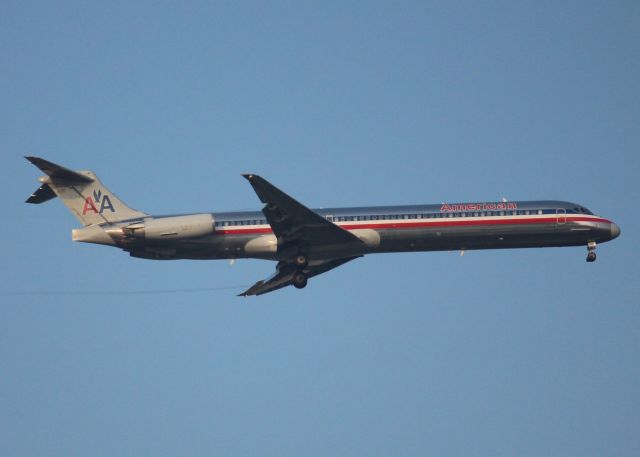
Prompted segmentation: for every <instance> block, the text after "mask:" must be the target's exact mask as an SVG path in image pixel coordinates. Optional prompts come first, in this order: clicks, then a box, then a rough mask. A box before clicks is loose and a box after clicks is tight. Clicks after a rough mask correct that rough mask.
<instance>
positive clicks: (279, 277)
mask: <svg viewBox="0 0 640 457" xmlns="http://www.w3.org/2000/svg"><path fill="white" fill-rule="evenodd" d="M357 258H358V257H347V258H344V259H333V260H326V261H321V262H311V263H310V264H309V265H307V266H306V267H304V268H303V269H302V270H300V269H298V268H297V267H296V266H295V265H294V264H292V263H289V262H278V265H277V266H276V272H275V274H274V275H273V276H271V277H270V278H268V279H265V280H261V281H258V282H257V283H255V284H254V285H253V286H251V287H250V288H249V289H247V290H246V291H245V292H243V293H241V294H240V295H238V296H239V297H248V296H251V295H262V294H266V293H267V292H273V291H274V290H278V289H281V288H283V287H286V286H290V285H292V284H294V282H295V281H296V278H295V276H296V274H299V273H302V274H303V275H304V282H303V283H302V284H298V285H297V287H304V285H306V278H312V277H313V276H318V275H320V274H322V273H326V272H327V271H329V270H333V269H334V268H336V267H339V266H340V265H343V264H345V263H347V262H349V261H351V260H353V259H357Z"/></svg>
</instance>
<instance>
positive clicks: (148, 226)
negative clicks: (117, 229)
mask: <svg viewBox="0 0 640 457" xmlns="http://www.w3.org/2000/svg"><path fill="white" fill-rule="evenodd" d="M213 232H214V222H213V216H212V215H211V214H190V215H188V216H169V217H160V218H157V219H147V220H145V221H143V222H136V223H134V224H129V225H127V226H125V227H122V233H123V235H125V236H126V237H128V238H136V239H144V240H146V241H161V240H186V239H190V238H198V237H201V236H206V235H211V234H213Z"/></svg>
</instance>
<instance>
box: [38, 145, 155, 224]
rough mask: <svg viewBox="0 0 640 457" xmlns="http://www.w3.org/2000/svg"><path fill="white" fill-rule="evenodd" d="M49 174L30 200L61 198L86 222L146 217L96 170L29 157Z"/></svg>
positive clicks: (41, 201)
mask: <svg viewBox="0 0 640 457" xmlns="http://www.w3.org/2000/svg"><path fill="white" fill-rule="evenodd" d="M25 158H26V159H27V160H28V161H29V162H31V163H32V164H34V165H35V166H36V167H38V168H39V169H40V170H42V171H43V172H44V173H45V174H46V175H47V176H43V177H42V178H40V182H41V183H42V186H40V188H39V189H38V190H36V191H35V192H34V193H33V194H32V195H31V196H30V197H29V198H28V199H27V203H43V202H46V201H48V200H51V199H52V198H55V197H56V196H57V197H60V199H61V200H62V202H63V203H64V204H65V205H67V208H69V209H70V210H71V212H72V213H73V215H74V216H75V217H76V218H77V219H78V220H79V221H80V222H82V224H83V225H93V224H101V223H103V222H116V221H121V220H124V219H133V218H136V217H143V216H146V214H145V213H142V212H140V211H137V210H135V209H131V208H129V207H128V206H127V205H125V204H124V202H122V200H120V199H119V198H118V197H116V195H115V194H113V193H111V191H109V189H107V188H106V187H105V186H104V185H102V183H101V182H100V180H99V179H98V177H97V176H96V175H95V173H93V172H92V171H73V170H69V169H67V168H64V167H62V166H60V165H56V164H55V163H52V162H49V161H47V160H44V159H41V158H39V157H25Z"/></svg>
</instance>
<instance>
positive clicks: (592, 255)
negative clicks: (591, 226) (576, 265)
mask: <svg viewBox="0 0 640 457" xmlns="http://www.w3.org/2000/svg"><path fill="white" fill-rule="evenodd" d="M587 250H588V251H589V252H588V253H587V262H595V261H596V242H595V241H589V243H587Z"/></svg>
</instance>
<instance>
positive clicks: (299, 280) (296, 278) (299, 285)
mask: <svg viewBox="0 0 640 457" xmlns="http://www.w3.org/2000/svg"><path fill="white" fill-rule="evenodd" d="M293 264H294V265H295V267H296V272H295V273H294V274H293V278H291V283H292V284H293V286H294V287H295V288H296V289H304V288H305V287H306V285H307V275H306V274H305V273H304V269H305V267H306V266H307V265H309V257H307V255H306V254H305V253H304V252H298V255H296V256H295V257H294V258H293Z"/></svg>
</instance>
